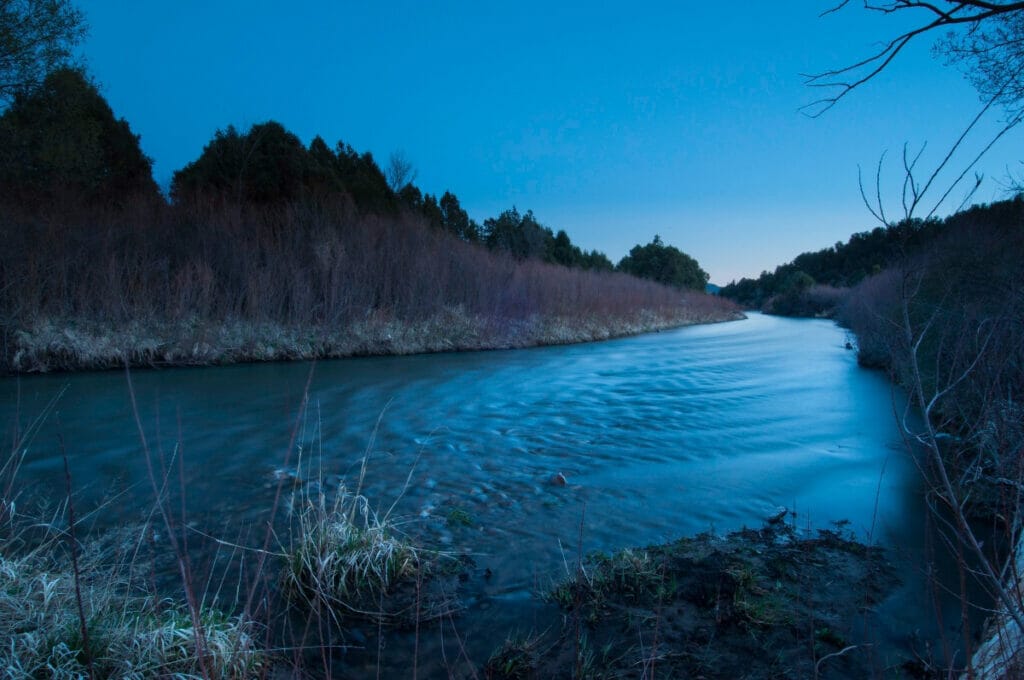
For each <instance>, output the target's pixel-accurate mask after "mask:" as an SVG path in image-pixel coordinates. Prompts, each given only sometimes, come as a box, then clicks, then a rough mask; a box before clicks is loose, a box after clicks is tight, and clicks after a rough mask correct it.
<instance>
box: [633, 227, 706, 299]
mask: <svg viewBox="0 0 1024 680" xmlns="http://www.w3.org/2000/svg"><path fill="white" fill-rule="evenodd" d="M619 270H621V271H624V272H626V273H627V274H632V275H633V276H638V277H640V278H642V279H652V280H654V281H657V282H659V283H664V284H666V285H669V286H675V287H676V288H692V289H694V290H699V291H702V292H703V291H704V287H705V286H707V283H708V279H709V278H710V277H709V276H708V273H707V272H705V271H704V270H703V269H701V268H700V265H699V264H697V260H695V259H693V258H692V257H690V256H689V255H687V254H686V253H684V252H683V251H681V250H679V249H678V248H676V247H675V246H666V245H665V244H664V243H662V240H661V237H660V236H657V235H655V237H654V240H653V241H651V242H650V243H648V244H647V245H645V246H641V245H636V246H633V249H632V250H630V251H629V255H627V256H626V257H624V258H622V260H621V261H620V262H619Z"/></svg>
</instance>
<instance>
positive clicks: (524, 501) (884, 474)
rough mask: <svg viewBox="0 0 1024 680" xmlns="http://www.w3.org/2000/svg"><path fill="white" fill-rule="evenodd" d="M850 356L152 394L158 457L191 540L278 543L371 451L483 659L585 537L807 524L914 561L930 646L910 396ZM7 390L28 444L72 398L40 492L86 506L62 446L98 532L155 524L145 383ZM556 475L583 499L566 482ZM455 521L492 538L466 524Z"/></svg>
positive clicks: (729, 339) (692, 352)
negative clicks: (166, 465)
mask: <svg viewBox="0 0 1024 680" xmlns="http://www.w3.org/2000/svg"><path fill="white" fill-rule="evenodd" d="M846 340H847V338H846V336H845V333H844V331H843V330H842V329H839V328H837V327H836V326H834V325H833V324H832V323H830V322H827V321H818V320H792V319H782V318H777V317H768V316H761V315H757V314H753V315H751V316H750V318H748V319H747V320H744V321H739V322H733V323H726V324H717V325H709V326H697V327H690V328H684V329H680V330H676V331H671V332H662V333H655V334H649V335H644V336H640V337H634V338H627V339H621V340H615V341H610V342H603V343H595V344H587V345H576V346H568V347H549V348H539V349H530V350H518V351H497V352H480V353H463V354H437V355H426V356H414V357H388V358H368V359H350V360H338V361H324V362H320V363H317V364H315V365H314V364H308V363H287V364H285V363H282V364H251V365H240V366H230V367H218V368H202V369H176V370H161V371H137V372H134V373H133V375H132V380H133V383H134V387H135V391H136V395H137V404H138V407H139V411H140V414H141V420H142V423H143V428H144V430H145V433H146V436H147V443H148V446H149V450H150V456H149V460H151V461H153V460H155V461H158V467H159V460H160V456H163V460H164V461H168V460H173V461H175V462H174V465H175V466H176V467H177V466H180V467H178V469H179V470H180V474H181V476H182V478H183V484H182V488H183V489H184V493H185V496H186V499H185V500H186V503H185V506H186V508H187V512H188V514H189V519H190V522H191V525H192V526H194V527H196V528H198V529H200V530H201V531H203V532H205V533H209V534H213V535H225V534H228V536H227V538H234V537H236V536H237V535H239V534H240V533H241V532H242V531H244V527H246V526H249V527H252V528H253V532H254V533H258V532H259V531H261V529H260V528H259V527H262V526H263V522H265V520H266V517H267V513H268V512H269V509H270V507H271V506H272V504H273V500H274V495H275V491H276V488H277V481H276V475H279V474H280V473H281V471H282V470H284V471H289V472H290V471H294V470H296V469H299V468H301V471H300V472H299V474H300V475H306V476H308V475H309V474H310V473H309V472H308V470H310V469H315V470H318V471H319V472H318V473H317V474H318V475H325V476H333V475H338V476H341V477H346V478H348V479H350V480H351V479H352V477H353V475H355V474H356V473H357V472H358V469H359V461H360V459H361V458H362V456H363V455H364V453H365V452H366V451H369V452H370V457H369V462H368V466H367V477H366V482H365V486H364V491H365V493H366V495H367V496H368V497H369V498H370V500H371V502H372V503H373V504H375V505H377V506H379V507H380V508H382V509H383V510H386V509H387V508H388V507H389V506H391V504H392V503H393V502H395V501H396V500H397V501H398V502H397V505H396V507H395V509H394V511H393V516H394V517H396V518H398V519H399V520H400V521H401V522H402V526H403V527H405V529H406V531H408V532H409V533H410V534H412V535H416V536H418V537H420V540H423V541H427V542H430V543H431V544H433V545H435V546H438V547H440V548H442V549H445V550H449V551H453V552H469V553H472V555H473V556H474V559H475V561H476V565H477V571H476V573H475V574H474V575H473V579H474V580H475V581H478V582H480V585H479V587H478V589H477V593H476V595H475V596H474V598H473V599H472V601H470V602H469V603H468V604H469V607H468V609H467V611H466V612H465V613H464V614H463V615H462V616H460V617H459V622H458V632H459V634H460V635H461V637H462V641H463V644H465V645H466V646H467V647H468V648H469V649H470V650H474V651H475V652H476V653H480V652H481V651H482V653H483V655H484V658H486V651H483V650H487V649H493V648H494V646H495V645H497V644H498V643H500V642H501V640H502V639H504V637H505V636H506V635H507V634H509V633H510V632H512V631H514V630H519V631H520V632H528V631H529V630H530V629H532V628H534V627H535V626H543V625H545V624H544V622H545V621H546V620H548V619H545V617H549V618H550V616H551V612H550V608H548V607H546V606H545V605H542V604H540V603H538V602H537V599H536V598H535V597H534V594H535V593H536V591H537V589H538V588H542V587H544V586H546V585H549V584H550V583H552V582H553V581H555V580H557V579H559V578H561V577H562V576H564V574H565V571H566V564H570V565H571V564H572V563H573V562H574V561H575V559H576V552H577V548H578V546H580V545H581V529H582V548H583V551H584V552H589V551H594V550H612V549H616V548H622V547H628V546H639V545H647V544H652V543H656V542H663V541H666V540H670V539H673V538H677V537H680V536H685V535H691V534H695V533H698V532H702V531H708V530H712V531H715V532H719V533H725V532H727V531H730V530H734V529H738V528H740V527H742V526H744V525H748V526H756V525H758V524H759V523H760V521H761V520H762V519H763V518H765V517H767V516H769V515H772V514H774V513H775V510H776V508H777V507H778V506H785V507H787V508H789V509H791V510H795V511H796V513H797V514H796V520H795V521H796V523H797V525H798V526H799V527H801V528H808V529H810V528H814V527H829V526H831V523H833V522H836V521H839V520H848V521H849V525H847V527H848V529H849V530H851V531H853V532H854V533H855V534H856V536H857V537H858V538H861V539H863V540H866V541H871V542H878V543H880V544H882V545H884V546H888V547H890V548H892V549H893V555H894V559H895V560H896V561H897V562H899V563H900V564H901V565H902V567H901V571H902V575H903V578H904V581H905V583H906V585H905V586H904V587H903V588H901V589H900V591H899V592H897V593H896V595H894V596H893V598H891V599H890V601H889V602H887V603H886V604H885V605H883V609H882V614H881V616H880V621H879V623H878V625H879V626H882V627H884V628H887V629H889V631H890V634H891V635H893V636H896V635H899V633H898V631H905V630H911V629H914V628H917V629H923V630H924V635H925V636H926V637H927V636H928V635H930V634H934V631H931V632H929V624H928V621H933V620H934V618H935V617H934V612H933V610H932V609H931V606H932V605H931V602H930V600H929V598H928V596H927V589H926V588H925V587H924V585H923V584H924V579H923V577H922V576H921V571H922V567H923V559H924V558H923V557H922V556H923V555H924V552H923V551H924V546H923V543H924V538H923V537H924V535H925V526H926V524H927V522H926V517H925V510H924V505H923V502H922V483H921V481H920V477H919V473H918V471H917V470H916V468H915V467H914V464H913V462H912V461H911V460H910V458H909V456H908V455H907V453H906V452H905V448H904V444H903V441H902V439H901V437H900V433H899V430H898V428H897V425H896V420H895V418H894V409H895V410H896V411H899V410H901V409H902V405H903V397H902V396H901V395H900V394H899V393H894V391H893V389H892V387H891V385H890V383H889V382H888V381H887V379H886V377H885V376H884V375H882V374H881V373H878V372H872V371H867V370H864V369H862V368H860V367H858V365H857V363H856V358H855V355H854V352H852V351H849V350H848V349H846V348H845V346H844V345H845V343H846ZM307 384H308V389H307ZM0 388H2V393H0V418H2V419H0V423H3V424H4V426H5V427H6V426H8V425H13V423H15V422H20V423H21V424H22V427H24V426H25V425H26V424H27V423H28V422H29V421H30V420H31V419H32V417H33V416H34V415H36V414H38V413H40V412H41V411H42V410H43V408H44V406H45V404H46V403H47V402H48V401H49V400H50V399H52V398H53V397H54V395H56V394H57V393H58V392H60V390H61V389H64V390H65V391H64V393H63V395H62V396H61V397H60V399H59V401H58V402H57V405H56V407H55V411H54V412H53V413H51V414H50V415H49V417H48V418H47V420H46V422H45V423H44V424H43V425H42V427H41V429H40V431H39V432H38V434H36V435H35V437H34V439H33V440H32V441H31V443H30V446H29V453H28V455H27V457H26V460H25V463H24V466H23V468H22V470H21V473H20V481H21V482H22V484H23V485H25V486H27V487H28V488H29V489H30V490H32V489H34V492H29V493H27V496H28V495H32V493H34V495H35V496H36V497H39V496H48V497H51V498H53V499H54V501H55V502H59V501H60V499H62V498H63V484H64V478H63V461H62V457H61V451H62V447H61V445H60V443H59V440H60V439H62V440H63V442H64V444H63V450H64V451H66V453H67V456H68V461H69V465H70V471H71V475H72V479H73V483H74V486H75V489H76V503H77V504H78V505H79V506H80V507H81V508H86V507H88V506H92V505H95V504H97V503H99V502H102V501H104V500H106V501H107V502H108V504H107V505H106V506H105V508H104V510H103V512H101V513H97V514H96V515H95V516H93V517H91V518H90V521H93V522H95V523H96V524H97V526H98V527H99V528H102V527H104V526H108V525H113V524H117V523H121V522H125V521H129V520H134V519H136V518H138V517H139V516H141V514H142V513H143V512H144V511H145V510H147V509H148V508H150V507H152V501H153V491H152V487H151V484H150V482H149V480H148V473H147V456H146V455H145V453H144V448H143V446H142V444H141V442H140V436H139V433H138V429H137V427H136V425H135V422H134V419H133V415H132V408H131V401H130V398H129V392H128V389H127V385H126V377H125V375H124V373H123V372H110V373H88V374H78V375H59V376H40V377H27V378H21V379H13V378H11V379H6V380H4V381H3V382H0ZM304 394H308V406H307V407H306V408H305V410H304V411H303V410H302V405H303V395H304ZM293 436H294V437H295V440H296V445H295V446H294V447H290V445H289V444H290V442H291V440H292V438H293ZM556 473H561V474H562V475H564V477H565V479H566V480H567V484H566V485H565V486H560V485H556V484H553V483H551V477H552V475H555V474H556ZM175 479H177V477H175ZM407 479H408V480H409V483H408V487H407V488H406V489H405V491H404V493H403V492H402V490H403V487H404V486H405V484H406V481H407ZM175 483H177V481H176V482H175ZM111 499H112V500H111ZM456 511H457V512H458V517H459V518H460V519H463V520H468V521H469V524H470V526H464V525H463V522H452V521H450V520H451V518H452V517H453V513H454V512H456ZM484 569H489V570H490V576H489V578H487V579H486V581H481V580H480V577H479V573H480V572H482V571H483V570H484ZM396 649H397V648H396ZM390 654H391V655H392V658H395V657H397V656H398V655H399V654H400V653H399V652H397V651H395V650H390ZM394 663H395V664H397V665H396V667H397V668H401V663H402V662H401V660H400V659H397V658H396V660H395V661H394Z"/></svg>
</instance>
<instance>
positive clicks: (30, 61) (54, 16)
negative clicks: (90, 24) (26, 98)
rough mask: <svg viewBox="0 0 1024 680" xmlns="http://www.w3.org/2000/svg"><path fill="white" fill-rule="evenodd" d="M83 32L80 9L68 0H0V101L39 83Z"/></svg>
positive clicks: (64, 59) (68, 54) (67, 56)
mask: <svg viewBox="0 0 1024 680" xmlns="http://www.w3.org/2000/svg"><path fill="white" fill-rule="evenodd" d="M85 32H86V26H85V18H84V17H83V16H82V12H81V10H79V9H77V8H76V7H74V6H73V5H72V4H71V3H70V2H69V1H68V0H0V102H4V101H6V102H10V101H12V100H13V99H14V97H15V95H17V94H19V93H20V94H27V93H28V92H30V91H31V90H33V89H34V88H36V87H38V86H39V85H40V84H42V82H43V79H44V78H45V77H46V75H47V74H48V73H49V72H50V71H53V70H54V69H55V68H57V67H58V66H60V65H62V64H65V63H66V62H67V61H68V60H69V59H70V57H71V50H72V49H73V48H74V47H75V45H77V44H78V43H79V42H81V40H82V38H83V37H85Z"/></svg>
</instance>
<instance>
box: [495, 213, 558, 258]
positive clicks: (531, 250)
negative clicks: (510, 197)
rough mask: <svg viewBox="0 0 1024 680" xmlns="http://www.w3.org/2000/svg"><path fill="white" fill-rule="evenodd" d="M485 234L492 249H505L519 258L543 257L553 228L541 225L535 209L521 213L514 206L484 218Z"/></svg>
mask: <svg viewBox="0 0 1024 680" xmlns="http://www.w3.org/2000/svg"><path fill="white" fill-rule="evenodd" d="M484 234H485V242H486V243H487V247H488V248H490V249H491V250H501V251H505V252H507V253H509V254H510V255H512V256H513V257H515V258H516V259H519V260H525V259H529V258H534V259H543V258H544V257H545V256H546V254H547V240H548V238H550V237H551V230H550V229H546V228H545V227H542V226H541V225H540V223H539V222H538V221H537V219H536V218H535V217H534V216H533V211H531V210H527V211H526V214H525V215H520V214H519V211H518V210H516V209H515V207H513V208H512V209H511V210H506V211H505V212H503V213H501V215H499V216H498V217H497V218H491V219H487V220H484Z"/></svg>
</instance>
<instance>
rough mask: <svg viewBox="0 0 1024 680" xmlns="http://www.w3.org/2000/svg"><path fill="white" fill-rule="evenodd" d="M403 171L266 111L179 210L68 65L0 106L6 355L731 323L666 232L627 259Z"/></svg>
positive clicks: (479, 338)
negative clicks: (483, 209) (427, 189)
mask: <svg viewBox="0 0 1024 680" xmlns="http://www.w3.org/2000/svg"><path fill="white" fill-rule="evenodd" d="M399 161H400V159H396V163H397V164H398V166H399V168H398V169H399V170H401V163H400V162H399ZM408 174H409V173H408V172H405V173H403V172H398V171H396V172H392V173H391V175H392V177H391V182H390V183H389V180H388V177H387V176H386V174H385V173H384V172H383V171H381V169H380V168H379V166H378V165H377V164H376V162H375V160H374V159H373V157H372V156H371V155H370V154H369V153H363V154H360V153H358V152H356V151H355V150H353V149H352V148H351V147H350V146H349V145H347V144H344V143H343V142H338V144H337V145H336V146H335V147H334V148H333V149H331V148H330V147H328V146H327V144H326V143H325V142H324V141H323V140H322V139H321V138H319V137H317V138H315V139H314V140H313V141H312V142H311V143H310V144H309V145H308V147H307V146H305V145H303V144H302V143H301V142H300V141H299V140H298V138H297V137H295V135H293V134H291V133H290V132H288V131H287V130H286V129H285V128H284V127H283V126H281V125H280V124H278V123H275V122H268V123H264V124H259V125H254V126H252V128H251V129H250V130H248V131H247V132H244V133H243V132H239V131H237V130H235V129H234V128H232V127H228V128H227V129H226V130H223V131H220V132H218V133H217V134H216V135H215V136H214V138H213V139H212V140H211V142H210V143H209V144H208V145H207V146H206V148H205V149H204V150H203V153H202V154H201V156H200V157H199V158H198V159H196V161H194V162H192V163H190V164H189V165H188V166H186V167H185V168H183V169H181V170H179V171H178V172H177V173H175V176H174V180H173V182H172V185H171V191H170V195H171V198H172V202H171V203H167V202H166V201H165V200H164V198H163V197H162V196H161V195H160V193H159V191H158V190H157V187H156V184H155V183H154V181H153V179H152V176H151V172H150V162H149V160H148V159H147V158H146V157H145V156H144V155H143V154H142V152H141V150H140V148H139V144H138V138H137V137H136V136H135V135H134V134H133V133H132V132H131V130H130V128H129V126H128V123H127V122H126V121H124V120H123V119H122V120H119V119H116V118H115V116H114V113H113V112H112V111H111V109H110V107H109V106H108V105H107V103H106V102H105V100H104V99H103V97H102V96H101V95H100V93H99V91H98V90H97V88H96V87H95V85H94V84H93V83H92V82H91V81H90V79H89V78H88V76H87V75H86V74H85V73H84V72H82V71H81V70H77V69H74V68H62V69H58V70H55V71H53V72H51V73H50V74H49V75H48V76H47V77H46V78H45V79H44V80H43V81H42V82H41V84H40V85H39V86H38V87H36V88H34V89H31V90H29V91H27V92H25V93H20V94H19V95H18V96H16V97H15V98H14V101H13V102H12V103H11V105H10V107H9V108H8V109H7V111H6V112H4V114H3V116H0V208H2V209H0V239H2V240H3V242H4V248H3V249H2V251H0V364H2V367H3V368H4V369H6V370H10V371H48V370H72V369H81V368H86V369H88V368H106V367H111V366H122V365H124V364H125V363H128V364H131V365H140V366H147V365H179V364H209V363H226V362H234V361H246V360H267V359H293V358H302V359H309V358H317V357H342V356H353V355H366V354H406V353H413V352H432V351H444V350H474V349H490V348H508V347H526V346H532V345H539V344H554V343H567V342H583V341H590V340H599V339H605V338H609V337H615V336H620V335H626V334H631V333H637V332H643V331H648V330H657V329H661V328H666V327H670V326H678V325H683V324H688V323H702V322H709V321H721V320H727V319H733V318H738V316H739V315H738V312H737V310H736V309H735V308H734V307H732V306H731V305H730V304H729V303H727V302H725V301H723V300H721V299H718V298H711V297H706V296H704V294H703V285H704V283H705V282H706V280H707V276H706V274H704V273H703V272H702V271H701V270H700V269H699V265H697V263H696V262H695V261H693V260H692V259H691V258H689V257H688V256H686V255H685V254H684V253H682V252H681V251H679V250H678V249H675V248H673V247H671V246H666V245H664V244H662V243H661V242H660V240H659V239H657V238H656V239H655V241H654V243H652V244H651V245H649V246H646V247H644V249H641V250H643V253H645V254H646V255H648V257H645V258H638V257H634V256H630V257H629V258H626V260H624V264H622V265H621V266H620V267H619V268H618V270H616V268H615V267H613V266H612V263H611V262H610V261H609V260H608V258H607V257H605V256H604V255H603V254H601V253H598V252H596V251H584V250H582V249H581V248H579V247H578V246H576V245H575V244H573V243H572V242H571V240H570V239H569V237H568V235H567V234H566V233H565V232H564V231H559V232H557V233H555V232H554V231H553V230H552V229H550V228H548V227H545V226H543V225H541V224H540V222H539V221H538V220H537V218H536V217H535V216H534V215H533V213H532V212H530V211H527V212H526V213H520V212H519V211H518V210H516V209H515V208H512V209H509V210H507V211H505V212H503V213H501V215H499V216H498V217H496V218H493V219H487V220H485V221H484V223H483V225H480V224H477V223H476V222H475V221H474V220H472V219H470V217H469V216H468V214H467V213H466V211H465V210H463V209H462V207H461V205H460V203H459V200H458V198H457V197H456V196H455V195H454V194H452V193H451V192H446V193H445V194H444V195H442V196H441V197H440V199H438V198H436V197H434V196H432V195H430V194H423V193H421V191H420V190H419V189H418V188H417V187H415V186H414V185H413V184H412V183H411V182H408V181H406V178H407V176H408ZM401 182H405V183H404V184H401ZM638 248H640V247H639V246H638ZM634 250H637V249H634ZM648 251H650V252H648ZM637 252H640V251H637ZM661 256H665V257H661ZM659 258H660V259H659ZM641 260H642V261H641ZM679 262H682V263H683V265H685V267H686V268H688V269H687V271H689V270H693V271H692V272H690V273H689V274H688V275H687V276H688V278H687V277H683V276H681V274H680V272H681V271H682V270H680V269H679V267H676V266H675V265H676V264H678V263H679ZM652 263H654V264H652ZM666 263H668V264H666ZM669 265H671V266H669ZM672 267H675V268H672ZM631 274H634V275H631ZM669 274H671V275H669ZM647 279H652V280H647Z"/></svg>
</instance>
